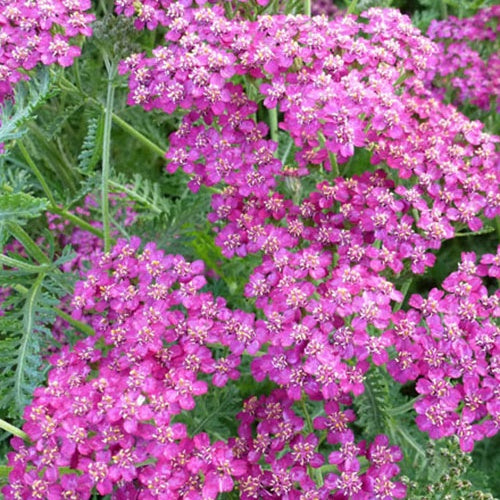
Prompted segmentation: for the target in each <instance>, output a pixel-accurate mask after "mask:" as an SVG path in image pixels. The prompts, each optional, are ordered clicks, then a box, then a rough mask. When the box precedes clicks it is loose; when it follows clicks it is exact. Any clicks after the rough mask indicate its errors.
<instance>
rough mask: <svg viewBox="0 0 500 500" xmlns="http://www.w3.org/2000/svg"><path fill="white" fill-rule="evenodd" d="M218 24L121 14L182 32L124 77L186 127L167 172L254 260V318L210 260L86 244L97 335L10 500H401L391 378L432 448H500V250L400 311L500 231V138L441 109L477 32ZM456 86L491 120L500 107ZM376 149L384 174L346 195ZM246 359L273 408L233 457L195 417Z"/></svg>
mask: <svg viewBox="0 0 500 500" xmlns="http://www.w3.org/2000/svg"><path fill="white" fill-rule="evenodd" d="M213 3H214V2H204V1H202V0H200V1H198V2H197V4H196V5H194V4H192V2H191V1H189V0H186V1H182V2H174V1H169V0H165V1H161V2H160V1H157V0H148V1H132V0H117V1H116V2H115V5H116V9H117V12H118V13H122V14H124V15H126V16H134V17H135V22H136V27H137V28H139V29H142V28H144V27H146V28H148V29H155V28H156V27H157V26H158V25H162V26H164V27H166V28H167V33H166V35H165V38H166V42H167V43H166V44H165V45H163V46H159V47H157V48H155V49H153V51H152V55H151V56H148V55H146V54H134V55H131V56H130V57H129V58H127V60H125V61H123V62H122V63H121V65H120V72H121V73H122V74H124V73H129V75H130V77H129V78H130V79H129V86H130V94H129V97H128V103H129V104H130V105H140V106H142V107H143V108H144V109H146V110H152V109H160V110H163V111H164V112H166V113H174V112H181V113H180V114H181V116H182V118H181V121H180V126H179V128H178V130H177V131H176V132H175V133H173V134H172V135H171V137H170V141H169V149H168V152H167V155H166V157H167V161H168V164H167V171H168V172H174V171H175V170H177V169H178V168H181V169H183V170H184V171H185V172H186V173H187V174H189V176H190V178H191V179H190V183H189V185H190V187H191V189H192V190H193V191H194V192H196V191H198V190H199V189H201V187H202V186H209V187H211V188H212V190H213V191H215V194H213V196H212V211H211V213H210V214H209V220H210V222H211V223H213V226H214V229H215V231H216V238H215V241H216V243H217V245H218V246H219V247H220V248H221V251H222V254H223V255H224V256H225V257H227V258H234V257H245V256H247V255H248V254H257V255H258V256H259V257H258V260H257V264H256V265H255V267H254V268H253V269H252V271H251V272H250V275H249V276H248V280H247V282H246V286H245V290H244V294H245V297H246V298H247V299H248V300H249V301H251V302H252V304H253V305H254V306H255V310H256V313H255V314H253V313H249V312H245V311H242V310H232V309H230V308H229V307H228V306H227V303H226V301H225V300H224V299H223V298H221V297H214V296H213V295H212V294H211V293H208V292H206V291H205V289H204V287H205V285H206V283H207V282H206V279H205V277H204V275H203V270H204V266H203V263H202V262H201V261H196V262H192V263H190V262H187V261H186V260H185V259H184V258H183V257H181V256H178V255H165V254H164V253H163V252H162V251H161V250H159V249H158V248H157V247H156V245H155V244H154V243H147V244H146V245H145V246H144V249H143V250H142V251H139V247H140V241H139V239H137V238H132V239H131V241H130V242H126V241H124V240H119V241H118V243H117V245H116V246H115V247H114V248H112V250H111V251H110V252H109V253H105V254H103V253H102V252H101V251H100V247H99V245H100V244H99V245H96V247H99V249H98V250H97V251H96V248H94V247H93V244H91V245H89V244H88V243H89V241H88V240H87V239H86V236H85V235H84V234H83V233H81V234H80V233H75V234H74V235H73V236H72V237H71V238H70V240H69V241H70V242H72V243H76V244H77V245H79V250H80V252H82V256H83V255H85V259H87V258H89V257H90V258H91V260H92V267H91V269H90V271H89V272H88V273H87V274H86V277H85V280H84V281H81V282H79V283H78V284H77V286H76V289H75V293H74V295H73V297H72V298H71V308H72V310H73V317H74V318H75V319H77V320H80V321H83V322H86V323H88V324H89V325H91V326H92V328H93V329H94V331H95V335H94V336H91V337H89V338H86V339H84V340H80V341H78V342H77V343H76V345H75V346H74V347H73V348H70V347H68V346H65V347H63V349H62V350H61V352H60V353H58V354H55V355H54V356H52V358H51V364H52V368H51V370H50V372H49V376H48V385H47V387H45V388H39V389H37V391H36V393H35V397H34V400H33V403H32V404H31V405H29V406H28V407H27V408H26V411H25V420H26V423H25V425H24V427H23V429H24V431H25V432H26V433H27V434H28V436H29V438H30V440H31V443H23V442H22V441H21V440H20V439H17V438H16V439H14V440H13V446H14V448H15V451H14V452H13V453H11V454H10V455H9V464H10V465H11V466H12V467H13V469H12V472H11V474H10V477H9V479H10V482H9V485H8V486H7V487H5V488H4V490H3V493H4V495H5V496H6V498H8V499H9V498H13V499H23V500H24V499H31V498H39V499H45V498H47V499H49V500H58V499H60V498H68V497H69V498H82V499H85V498H90V497H91V495H92V492H93V491H94V490H96V491H97V492H98V493H99V494H101V495H108V494H111V495H112V497H113V498H117V499H120V498H123V499H125V498H135V497H137V498H141V499H153V498H160V499H176V498H187V499H190V500H198V499H200V500H201V499H212V498H216V497H217V496H218V495H219V494H220V493H224V492H229V491H232V490H233V489H234V488H235V487H237V488H238V490H239V492H240V496H241V498H243V499H257V498H285V499H294V500H295V499H297V500H299V499H300V500H302V499H308V498H311V499H312V498H321V499H330V498H331V499H333V500H344V499H346V498H356V499H361V500H365V499H366V500H369V499H373V498H382V499H390V498H403V497H404V496H405V495H406V489H405V487H404V485H403V484H402V483H401V482H399V481H398V479H397V475H398V474H399V467H398V465H397V462H399V461H400V460H401V459H402V452H401V450H400V449H399V448H397V447H396V446H391V444H390V443H389V439H388V438H387V437H386V436H383V435H379V436H377V437H376V438H375V439H374V441H373V442H372V443H367V442H364V441H359V440H358V439H356V437H355V433H354V431H353V425H352V424H353V423H354V422H355V420H356V415H355V413H354V411H353V409H352V405H353V399H354V398H356V397H357V396H360V395H361V394H363V392H364V391H365V379H366V376H367V374H368V372H369V370H370V368H372V367H373V366H374V365H375V366H380V367H384V369H386V370H387V372H388V373H389V374H390V376H392V377H393V379H394V380H395V381H396V382H398V383H401V384H404V383H406V382H412V383H413V384H414V386H415V388H416V391H417V393H418V398H417V400H416V402H415V405H414V408H415V411H416V424H417V426H418V427H419V429H420V430H421V431H423V432H427V433H428V434H429V435H430V437H431V438H433V439H439V438H442V437H446V436H451V435H456V436H458V438H459V440H460V446H461V449H462V450H463V451H467V452H468V451H471V450H472V449H473V447H474V442H475V441H478V440H481V439H483V438H485V437H491V436H493V435H495V434H496V433H497V432H498V430H499V427H500V416H499V415H500V397H499V396H500V395H499V391H498V379H499V377H500V371H499V366H498V360H499V359H500V357H499V352H498V349H499V342H498V339H499V333H500V330H499V328H498V317H499V315H500V292H498V291H497V292H495V293H493V294H491V293H489V292H488V289H487V281H488V280H491V279H499V278H500V247H499V250H498V252H497V254H496V255H493V254H487V255H483V256H482V257H480V258H479V259H478V258H477V257H476V255H475V254H472V253H465V254H463V256H462V261H461V263H460V264H459V266H458V270H457V271H456V272H454V273H452V274H451V275H450V276H448V277H447V278H446V279H445V280H444V282H443V283H442V290H440V289H437V288H436V289H433V290H431V291H430V292H429V294H428V296H427V297H422V296H420V295H414V296H412V297H410V299H409V303H408V306H407V307H405V309H404V310H403V309H401V305H402V303H403V299H404V293H403V292H404V290H403V289H402V290H398V289H397V287H396V285H395V284H394V282H399V283H401V282H402V281H403V276H405V275H406V276H409V275H411V274H421V273H424V272H425V270H426V269H427V268H429V267H432V266H433V265H434V264H435V261H436V257H435V255H434V252H435V251H436V250H438V249H439V248H440V246H441V243H442V242H443V241H444V240H446V239H449V238H452V237H453V236H455V235H456V234H457V232H458V233H460V232H461V233H463V232H466V231H473V232H474V231H478V230H480V229H481V228H482V227H483V223H484V220H485V219H493V218H495V217H498V216H499V215H500V188H499V186H500V171H499V168H498V166H499V162H500V155H499V152H498V147H497V145H498V142H499V141H500V139H499V138H498V137H496V136H493V135H490V134H487V133H485V132H484V131H483V125H482V124H481V123H480V122H475V121H471V120H469V119H468V118H467V117H465V116H464V115H463V114H461V113H460V112H459V111H458V110H457V109H456V108H455V107H454V106H452V105H446V104H444V103H443V101H442V100H441V97H442V96H441V94H440V93H439V90H436V85H438V80H439V78H441V77H442V78H445V77H448V75H451V74H452V73H457V71H459V70H461V69H463V68H466V67H468V65H469V63H470V61H472V60H473V59H474V57H475V56H472V55H470V54H471V53H468V52H467V51H466V50H464V52H463V58H464V59H463V60H464V61H466V64H465V63H464V64H462V62H460V61H457V60H456V58H454V56H453V51H454V50H456V48H453V46H452V45H450V44H447V43H446V42H443V41H442V40H443V39H446V38H451V39H454V40H459V39H460V40H461V37H462V35H458V34H457V32H456V30H454V28H453V29H452V28H451V27H450V26H455V25H456V26H458V27H459V28H460V29H465V28H466V27H467V26H469V25H468V24H467V21H463V22H462V21H460V22H459V21H458V20H451V21H449V25H448V27H446V26H445V25H444V24H443V25H440V27H438V26H437V25H433V26H431V31H430V33H432V36H433V38H435V39H436V41H438V43H434V42H433V41H431V40H430V39H429V38H427V37H425V36H423V35H422V34H421V33H420V32H419V31H418V30H417V29H416V28H414V27H413V26H412V25H411V22H410V20H409V19H408V18H407V17H406V16H403V15H402V14H400V13H399V12H397V11H395V10H390V9H370V10H368V11H367V12H366V13H364V14H363V16H362V17H361V18H358V17H356V16H353V15H346V16H343V17H337V18H334V19H332V20H328V19H327V18H326V17H325V16H317V17H313V18H309V17H307V16H285V15H276V16H267V15H263V16H259V17H258V18H257V20H255V21H249V20H247V19H244V17H243V16H241V15H239V14H240V11H239V10H238V9H236V10H234V11H232V13H233V14H234V17H232V18H228V17H227V16H226V15H225V11H224V8H223V7H222V6H221V5H217V4H215V5H212V4H213ZM243 3H244V2H243ZM258 3H259V4H260V5H265V4H267V2H266V1H261V2H258ZM72 5H73V4H72ZM233 7H234V3H229V5H228V9H230V10H231V9H233ZM497 15H498V10H497V9H495V8H493V9H490V10H488V11H484V13H483V14H480V15H479V18H480V19H482V20H483V21H484V23H485V25H486V23H489V22H492V21H491V20H492V19H494V18H495V16H497ZM481 16H482V17H481ZM1 19H2V18H1V17H0V21H1ZM469 28H470V26H469ZM466 31H467V30H466ZM469 31H471V33H472V35H471V36H472V37H474V36H475V35H474V29H472V28H470V30H469ZM485 33H486V35H485V36H486V37H489V36H490V34H489V31H488V30H486V31H485ZM84 34H85V33H84ZM457 46H458V45H457ZM471 50H472V49H471ZM54 57H55V56H54ZM492 57H493V56H492ZM448 59H450V63H449V64H447V63H445V62H443V61H447V60H448ZM42 61H43V62H54V61H49V60H48V59H47V61H44V60H43V59H42ZM474 61H475V59H474ZM65 62H66V60H62V61H59V63H60V64H63V65H65ZM493 62H494V61H493ZM474 64H476V62H474ZM477 67H478V71H483V70H482V69H481V68H482V67H481V66H480V64H479V63H478V66H477ZM483 69H484V70H485V71H487V68H483ZM464 75H467V73H464ZM474 77H479V76H478V75H476V76H474ZM481 78H483V76H481ZM495 78H496V77H493V78H490V80H485V81H487V82H488V81H489V82H493V81H494V80H495ZM453 81H454V82H455V81H456V85H455V86H456V87H457V88H459V89H460V92H461V93H462V94H461V98H460V99H462V100H463V99H471V100H472V101H473V102H474V103H476V104H477V105H479V106H481V107H484V106H485V102H486V101H485V99H486V98H488V99H490V98H491V96H492V95H493V94H494V92H495V89H494V85H490V84H489V83H486V84H485V85H486V86H485V87H484V88H481V89H480V88H476V89H475V90H477V93H476V94H473V93H471V92H472V91H471V88H470V87H471V86H468V84H466V83H463V84H462V83H460V81H461V80H460V77H458V79H457V80H453ZM463 81H464V82H465V80H463ZM474 99H475V100H474ZM259 107H260V109H259ZM257 111H259V112H260V113H262V111H264V112H266V113H268V116H269V119H268V120H267V121H268V123H269V125H267V124H265V123H263V122H258V121H257V119H256V116H257ZM278 139H279V142H280V144H279V145H278V142H277V141H278ZM360 148H365V150H367V151H368V153H369V158H370V160H369V161H370V162H371V166H372V168H371V170H372V171H365V172H364V173H362V174H360V175H353V174H352V173H351V172H352V171H358V172H359V169H358V168H357V166H358V165H357V162H358V161H361V160H359V156H358V155H357V153H358V151H359V149H360ZM363 161H365V160H363ZM365 170H366V169H365ZM340 174H342V175H343V177H341V176H340ZM318 179H319V182H318V183H316V181H317V180H318ZM313 184H316V186H315V187H311V186H312V185H313ZM306 186H309V187H306ZM81 215H85V209H83V212H81ZM125 215H130V216H131V217H133V213H129V214H125ZM51 224H52V227H53V228H54V229H56V228H59V226H58V224H63V223H60V222H59V221H56V220H52V221H51ZM82 236H83V238H82ZM92 241H93V240H92ZM82 262H83V261H75V262H72V263H70V264H68V270H70V269H71V270H74V268H75V267H76V268H81V266H82ZM395 277H396V278H397V281H396V280H395V279H394V278H395ZM243 356H250V357H251V362H250V373H251V375H252V377H253V379H254V380H255V382H256V383H260V382H262V381H264V380H265V379H268V380H270V381H271V382H272V383H273V385H274V387H275V388H274V389H273V390H272V392H271V393H270V394H269V395H267V396H261V397H260V398H258V397H251V398H250V399H248V400H247V401H245V402H244V404H243V408H242V411H241V412H240V413H239V414H238V416H237V418H238V420H239V428H238V435H237V436H233V437H232V438H230V439H229V440H227V441H223V440H217V441H213V440H211V437H209V436H208V434H206V433H200V434H195V435H189V433H188V430H187V428H186V426H185V425H184V424H182V423H181V422H180V421H179V420H180V417H181V414H182V413H183V412H189V411H192V410H193V409H194V408H195V406H196V399H197V398H200V397H203V396H204V395H205V394H206V393H207V392H208V391H209V389H212V390H214V391H216V390H217V388H218V387H223V386H224V385H226V384H227V383H228V382H229V381H232V380H236V379H238V378H239V376H240V371H239V367H240V365H241V363H242V357H243ZM310 402H312V404H314V405H316V407H317V408H321V409H322V410H321V413H320V414H319V415H318V416H316V417H314V418H311V417H310V416H309V414H308V413H307V405H308V403H310ZM65 468H67V469H69V473H64V469H65ZM66 472H68V471H66Z"/></svg>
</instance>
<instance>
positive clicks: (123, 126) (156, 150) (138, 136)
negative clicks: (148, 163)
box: [112, 113, 166, 158]
mask: <svg viewBox="0 0 500 500" xmlns="http://www.w3.org/2000/svg"><path fill="white" fill-rule="evenodd" d="M112 118H113V121H114V122H115V123H116V124H117V125H118V126H119V127H120V128H121V129H123V130H124V131H125V132H127V133H128V134H130V135H131V136H133V137H135V138H136V139H137V140H138V141H139V142H141V143H142V144H144V146H146V147H147V148H148V149H150V150H151V151H153V152H154V153H156V154H157V155H159V156H161V157H162V158H163V157H165V154H166V151H165V150H164V149H162V148H161V147H160V146H158V145H157V144H155V143H154V142H152V141H150V140H149V139H148V138H147V137H146V136H145V135H143V134H141V133H140V132H139V131H138V130H137V129H135V128H134V127H132V125H130V124H128V123H127V122H126V121H124V120H122V119H121V118H120V117H119V116H118V115H115V114H114V113H113V115H112Z"/></svg>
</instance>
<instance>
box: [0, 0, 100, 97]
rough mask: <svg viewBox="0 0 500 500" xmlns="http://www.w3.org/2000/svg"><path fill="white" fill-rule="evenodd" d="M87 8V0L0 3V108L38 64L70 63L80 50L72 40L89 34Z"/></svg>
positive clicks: (64, 64) (24, 0) (27, 0)
mask: <svg viewBox="0 0 500 500" xmlns="http://www.w3.org/2000/svg"><path fill="white" fill-rule="evenodd" d="M90 7H91V3H90V0H50V1H37V2H33V1H31V0H14V1H12V0H1V1H0V30H1V33H0V105H1V104H2V103H3V101H4V99H5V98H6V97H7V96H10V95H11V93H12V90H13V85H14V84H15V83H17V82H18V81H19V80H21V79H24V78H26V71H29V70H31V69H33V68H34V67H35V66H36V65H37V64H38V63H40V62H42V63H43V64H54V63H57V64H59V65H61V66H70V65H71V64H73V60H74V58H75V57H77V56H79V55H80V47H79V46H78V45H75V44H74V43H72V39H73V38H74V37H76V36H78V35H83V36H90V35H91V34H92V30H91V28H90V23H91V21H93V20H94V16H93V15H92V14H88V13H86V11H87V10H88V9H90Z"/></svg>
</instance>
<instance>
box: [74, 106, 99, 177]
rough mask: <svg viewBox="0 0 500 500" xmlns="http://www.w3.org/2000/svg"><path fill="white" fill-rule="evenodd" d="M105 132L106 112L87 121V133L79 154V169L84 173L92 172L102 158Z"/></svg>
mask: <svg viewBox="0 0 500 500" xmlns="http://www.w3.org/2000/svg"><path fill="white" fill-rule="evenodd" d="M103 132H104V114H103V113H101V115H100V116H99V117H98V118H96V117H91V118H89V120H88V122H87V134H86V136H85V138H84V140H83V144H82V149H81V151H80V154H79V155H78V169H79V170H80V171H81V172H82V173H83V174H86V175H89V174H91V173H92V172H93V170H94V168H95V166H96V165H97V163H98V161H99V160H100V158H101V153H102V138H103Z"/></svg>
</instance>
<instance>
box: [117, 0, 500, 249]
mask: <svg viewBox="0 0 500 500" xmlns="http://www.w3.org/2000/svg"><path fill="white" fill-rule="evenodd" d="M165 15H167V16H169V19H170V24H169V26H170V30H169V32H168V33H167V35H166V38H167V40H168V45H166V46H162V47H157V48H156V49H154V50H153V57H151V58H148V57H146V56H145V55H134V56H131V57H130V58H128V59H127V60H126V61H125V62H124V64H123V65H122V67H121V70H122V72H125V71H129V72H130V73H131V75H130V90H131V92H130V95H129V104H132V105H133V104H140V105H142V106H143V107H144V108H145V109H146V110H150V109H153V108H159V109H162V110H164V111H165V112H167V113H171V112H173V111H175V110H177V109H181V110H184V111H185V112H187V114H186V115H185V116H184V118H183V121H182V124H181V126H180V127H179V130H178V131H177V132H176V133H174V134H172V136H171V146H170V148H169V151H168V153H167V159H168V160H169V163H168V166H167V170H168V171H169V172H172V171H174V170H175V169H177V168H179V167H181V168H183V170H184V171H185V172H187V173H188V174H190V175H191V176H192V181H191V187H192V189H193V190H197V189H198V188H199V186H200V185H202V184H204V185H208V186H213V185H215V184H220V185H222V186H223V188H224V189H223V192H222V193H221V194H220V195H216V196H214V198H213V200H214V201H213V207H214V212H213V214H212V215H211V220H212V221H213V222H215V221H220V222H224V224H225V228H224V230H223V232H222V233H221V237H220V238H219V240H221V239H222V238H223V241H220V244H221V247H222V248H223V252H224V254H225V255H226V256H227V257H231V256H232V255H233V254H234V253H237V254H238V255H240V256H242V255H244V254H245V253H246V249H245V247H248V246H250V245H249V243H250V240H251V239H252V238H259V233H260V234H264V233H266V231H264V230H263V224H262V221H263V220H266V219H267V220H269V221H271V223H273V221H277V222H276V223H275V224H274V225H279V224H280V223H279V221H280V219H281V217H282V214H283V213H284V212H286V211H287V208H286V207H287V205H289V203H290V201H289V200H281V198H282V196H281V195H280V194H277V193H273V191H274V190H276V189H277V186H279V185H282V184H285V185H287V183H288V185H290V184H292V185H294V184H295V185H297V184H298V182H297V181H295V180H294V178H295V177H303V176H305V175H308V174H309V172H310V171H311V170H314V168H315V167H314V166H315V164H319V165H322V166H324V167H325V168H327V169H332V168H334V169H335V168H337V165H336V164H337V163H340V164H342V163H346V162H347V161H349V160H350V159H351V158H352V157H353V155H354V152H355V150H356V148H360V147H365V148H369V149H371V150H372V155H371V161H372V163H374V164H387V165H388V166H389V167H391V168H392V169H394V170H395V171H396V172H397V175H398V176H399V177H400V178H403V179H409V180H410V181H411V187H407V188H405V187H403V185H400V186H398V188H397V191H398V194H400V195H401V196H402V197H403V198H404V199H405V200H406V203H407V204H409V205H408V208H410V209H411V210H410V212H411V213H412V214H417V216H418V219H419V224H420V227H422V228H423V229H425V232H426V233H427V235H429V238H430V239H431V240H432V244H431V246H432V248H437V247H438V246H439V242H440V241H442V240H443V239H446V238H449V237H451V236H452V235H453V234H454V232H455V231H456V229H457V228H458V229H463V228H467V227H468V228H469V229H470V230H472V231H476V230H478V229H480V228H481V226H482V221H481V219H480V217H479V215H480V214H484V215H485V216H486V217H489V218H493V217H495V216H496V215H497V214H498V213H499V211H500V192H499V189H498V186H499V185H500V183H499V180H500V179H499V171H498V168H497V164H498V159H499V156H498V152H497V150H496V143H497V142H498V138H497V137H495V136H491V135H489V134H486V133H484V132H483V131H482V127H483V126H482V124H481V123H479V122H473V121H470V120H469V119H467V118H466V117H465V116H463V115H462V114H460V113H459V112H458V111H457V110H456V109H455V108H454V107H452V106H447V105H445V104H443V103H442V102H440V101H439V100H438V99H436V98H435V97H433V95H432V93H431V92H430V91H429V90H427V89H426V86H425V81H426V80H425V71H426V70H428V68H431V67H433V66H432V65H433V64H434V63H435V56H436V54H437V49H436V48H435V46H434V44H432V42H430V40H429V39H427V38H425V37H423V36H421V35H420V34H419V33H418V31H417V30H416V29H415V28H414V27H412V26H411V24H410V22H409V20H408V18H406V17H404V16H402V15H401V14H399V13H397V12H396V11H392V10H382V9H371V10H369V11H368V12H367V13H365V14H364V16H365V18H367V19H368V23H359V22H357V21H356V18H355V17H354V16H346V17H343V18H338V19H334V20H332V21H327V20H326V18H324V17H318V18H312V19H310V18H307V17H303V16H302V17H301V16H274V17H265V16H264V17H261V18H259V20H258V21H255V22H249V21H245V20H231V21H229V20H227V19H226V18H225V17H224V16H223V14H222V12H221V11H219V10H218V8H217V6H216V7H214V8H212V9H209V8H199V9H193V10H190V9H186V8H182V7H181V6H180V5H177V7H176V9H173V8H172V9H168V10H167V11H165ZM178 22H179V23H180V24H181V27H182V31H181V28H177V24H178ZM235 75H246V78H248V79H249V81H252V80H253V79H255V81H256V82H259V81H262V83H260V84H259V86H258V89H257V87H254V89H255V90H254V91H255V92H257V91H260V93H261V95H262V96H263V97H264V101H263V104H264V106H266V107H267V108H269V109H270V112H274V108H275V107H279V110H280V112H281V113H282V114H283V119H282V121H281V122H280V123H279V127H280V128H281V129H283V130H286V131H287V132H288V133H289V134H290V137H291V138H292V139H293V143H294V145H295V146H296V147H298V148H299V151H298V152H297V154H296V155H295V158H290V159H294V160H296V161H297V164H298V167H297V168H290V167H288V166H287V163H286V160H287V158H283V159H278V158H276V148H277V145H276V143H275V142H274V141H270V140H269V139H268V138H267V134H268V132H269V129H268V127H267V125H265V124H263V123H256V122H255V120H254V119H253V115H254V113H255V111H256V109H257V104H256V102H255V101H253V100H251V99H250V98H249V97H248V95H249V93H248V91H247V89H244V88H243V87H242V86H241V85H236V84H234V83H232V77H233V76H235ZM401 77H403V78H401ZM404 78H407V79H406V80H405V81H404V82H403V83H398V82H399V81H400V80H402V79H404ZM250 93H251V92H250ZM280 160H285V162H284V164H283V162H282V161H280ZM346 168H347V167H346ZM465 171H467V174H465ZM298 196H299V197H300V193H298ZM292 198H293V196H292ZM275 204H276V205H282V207H278V208H277V209H276V210H275V209H274V208H273V206H274V205H275ZM270 207H271V208H270ZM405 211H406V210H405ZM408 217H411V216H408ZM408 217H407V219H408ZM273 231H278V232H281V233H283V232H286V231H287V230H286V229H285V228H283V227H281V228H279V229H276V230H273ZM267 232H268V231H267ZM251 233H252V234H251ZM285 241H286V239H285ZM285 244H286V243H285Z"/></svg>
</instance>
